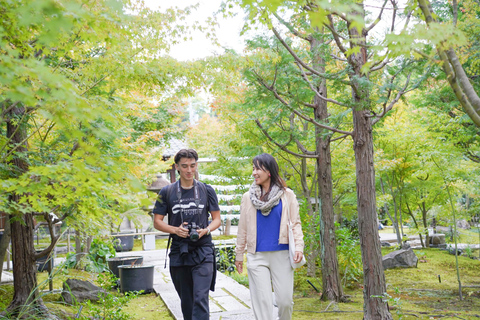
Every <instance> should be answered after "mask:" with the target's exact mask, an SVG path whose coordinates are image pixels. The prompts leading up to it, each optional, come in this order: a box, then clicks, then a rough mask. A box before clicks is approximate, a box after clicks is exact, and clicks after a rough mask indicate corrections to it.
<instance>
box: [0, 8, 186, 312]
mask: <svg viewBox="0 0 480 320" xmlns="http://www.w3.org/2000/svg"><path fill="white" fill-rule="evenodd" d="M0 6H1V8H2V10H1V11H0V17H1V22H0V26H1V27H0V48H1V49H0V55H1V58H0V59H1V60H2V64H1V65H0V74H1V76H0V88H1V89H0V101H2V103H1V110H0V133H1V135H0V176H1V178H2V180H1V185H2V187H1V188H0V190H1V191H0V199H1V201H0V211H3V212H7V213H8V214H9V215H10V222H11V231H12V232H11V236H12V247H13V263H14V265H15V272H14V299H13V300H12V302H11V304H10V306H9V307H8V309H7V312H8V313H9V314H12V315H15V314H18V313H20V312H23V311H22V309H25V308H27V309H28V308H30V311H29V312H38V313H42V314H43V316H45V317H47V316H48V312H47V311H46V309H45V307H44V305H43V302H42V300H41V299H39V298H38V292H37V283H36V275H35V272H36V268H35V259H37V258H39V257H42V256H45V255H47V254H49V252H50V251H51V250H52V248H53V246H54V245H55V242H56V237H55V236H53V233H52V242H51V243H50V244H49V245H48V247H47V248H46V249H44V250H42V251H41V252H40V253H36V252H35V248H34V241H33V230H34V219H33V217H34V216H36V218H39V219H44V222H45V223H46V224H47V225H48V227H49V230H52V227H53V223H55V222H58V220H62V219H63V218H66V217H69V218H72V219H78V220H81V219H82V218H84V219H85V220H89V221H91V222H92V223H90V225H92V224H95V223H99V221H101V219H102V218H103V219H104V218H105V217H106V216H115V215H118V211H120V210H122V208H123V209H125V207H128V206H129V205H130V206H131V205H132V204H133V205H134V206H136V207H141V205H142V204H143V203H144V202H142V201H143V200H145V199H143V200H142V197H141V196H138V197H131V195H129V194H128V193H129V192H130V193H133V194H137V195H139V194H140V193H138V191H139V190H141V188H140V187H141V185H140V183H139V181H138V180H137V179H136V178H135V176H134V172H133V170H132V166H131V165H130V164H131V162H132V160H134V159H139V158H141V156H142V155H141V154H138V153H134V152H131V150H128V148H127V147H126V146H125V145H122V142H123V141H122V140H121V138H124V139H125V140H128V139H131V140H141V139H140V138H141V135H140V137H139V135H135V134H132V135H131V136H129V134H131V133H132V131H135V132H140V131H143V133H145V132H146V131H148V130H149V129H150V128H152V126H148V127H146V128H142V127H141V126H135V125H136V124H139V123H140V121H137V122H136V123H135V121H134V120H135V119H137V120H138V119H139V118H140V117H139V116H138V113H136V112H134V111H133V110H132V109H129V108H128V107H129V104H130V103H139V100H138V99H137V100H136V101H135V102H132V100H133V99H131V92H132V90H133V89H139V88H141V89H142V92H144V93H149V94H150V97H151V96H152V95H153V94H155V95H157V96H159V95H161V94H162V90H166V88H167V86H169V84H172V83H174V82H175V81H177V79H179V78H182V80H183V83H184V84H185V87H184V88H179V89H180V90H181V89H185V88H188V86H193V84H194V81H192V79H193V78H194V77H193V76H190V75H191V74H192V72H190V71H189V70H188V64H186V65H183V66H182V67H180V64H178V63H177V62H176V61H175V60H174V59H171V58H164V57H163V56H162V54H164V53H165V50H166V49H168V43H167V41H169V39H173V38H175V37H177V36H179V33H178V32H179V30H185V28H184V26H181V25H180V26H178V27H176V26H175V25H174V23H175V21H176V17H177V16H179V15H184V14H186V13H188V12H187V11H189V10H190V9H188V10H186V11H185V12H183V13H178V12H177V11H175V10H167V12H166V13H159V12H153V11H151V10H148V9H147V8H145V6H144V4H143V3H142V2H140V1H139V2H136V1H96V2H95V3H92V2H88V1H81V0H72V1H63V2H62V3H59V2H57V1H51V0H40V1H0ZM125 12H130V13H132V14H130V15H126V14H125ZM168 24H171V25H168ZM162 50H163V52H162ZM139 56H141V58H139ZM193 73H194V72H193ZM177 88H178V86H177ZM188 90H189V89H186V90H184V91H183V92H187V91H188ZM150 97H148V98H145V99H144V100H143V103H144V102H145V101H148V100H149V99H150ZM157 106H158V105H157ZM167 114H168V113H167ZM171 115H175V113H174V112H172V114H171ZM127 116H130V118H128V117H127ZM124 117H125V118H127V119H129V120H130V121H128V122H126V121H124ZM153 118H155V115H154V116H153ZM152 122H154V121H152ZM152 122H151V123H152ZM144 123H145V122H144ZM155 127H156V128H154V129H157V130H158V129H159V128H158V126H155ZM147 136H148V135H147ZM150 137H152V139H146V140H155V139H154V138H155V136H154V135H150ZM129 161H130V164H129ZM126 186H127V187H128V188H126ZM129 196H130V197H129ZM132 200H133V201H132ZM57 210H58V212H60V213H61V214H60V215H59V216H60V217H61V218H60V219H53V218H51V217H52V216H51V215H50V214H49V213H50V212H54V211H57ZM117 210H118V211H117ZM120 212H122V211H120Z"/></svg>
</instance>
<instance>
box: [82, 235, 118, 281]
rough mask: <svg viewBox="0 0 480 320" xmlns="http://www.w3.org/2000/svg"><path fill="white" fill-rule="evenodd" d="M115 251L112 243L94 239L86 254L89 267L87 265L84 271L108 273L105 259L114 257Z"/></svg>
mask: <svg viewBox="0 0 480 320" xmlns="http://www.w3.org/2000/svg"><path fill="white" fill-rule="evenodd" d="M115 255H116V251H115V248H114V245H113V242H112V241H109V240H104V239H100V238H98V237H96V238H94V239H93V241H92V245H91V246H90V251H89V252H88V255H87V257H88V259H89V260H90V261H91V264H90V265H87V268H86V271H91V272H96V273H101V272H104V271H108V270H109V268H108V262H107V259H108V258H111V257H115Z"/></svg>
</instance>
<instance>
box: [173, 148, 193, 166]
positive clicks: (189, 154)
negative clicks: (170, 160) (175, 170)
mask: <svg viewBox="0 0 480 320" xmlns="http://www.w3.org/2000/svg"><path fill="white" fill-rule="evenodd" d="M182 158H188V159H195V162H197V161H198V154H197V151H195V150H194V149H181V150H180V151H178V152H177V154H176V155H175V158H174V160H175V164H178V163H179V162H180V160H181V159H182Z"/></svg>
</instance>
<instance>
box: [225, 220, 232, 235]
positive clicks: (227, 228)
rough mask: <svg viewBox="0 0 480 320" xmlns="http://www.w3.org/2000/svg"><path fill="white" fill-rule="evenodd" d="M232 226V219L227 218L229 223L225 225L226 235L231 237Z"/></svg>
mask: <svg viewBox="0 0 480 320" xmlns="http://www.w3.org/2000/svg"><path fill="white" fill-rule="evenodd" d="M231 226H232V219H230V218H227V222H226V223H225V235H226V236H229V235H230V227H231Z"/></svg>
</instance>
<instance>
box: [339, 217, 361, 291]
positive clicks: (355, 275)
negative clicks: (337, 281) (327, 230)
mask: <svg viewBox="0 0 480 320" xmlns="http://www.w3.org/2000/svg"><path fill="white" fill-rule="evenodd" d="M336 227H337V229H336V230H335V235H336V237H337V254H338V265H339V268H340V272H341V273H342V274H343V279H342V282H343V285H344V286H346V285H350V284H354V283H357V282H359V281H360V279H361V277H362V274H363V270H362V255H361V252H360V248H359V246H358V240H356V239H354V238H353V237H352V234H351V231H350V229H348V228H339V226H338V224H337V226H336Z"/></svg>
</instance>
